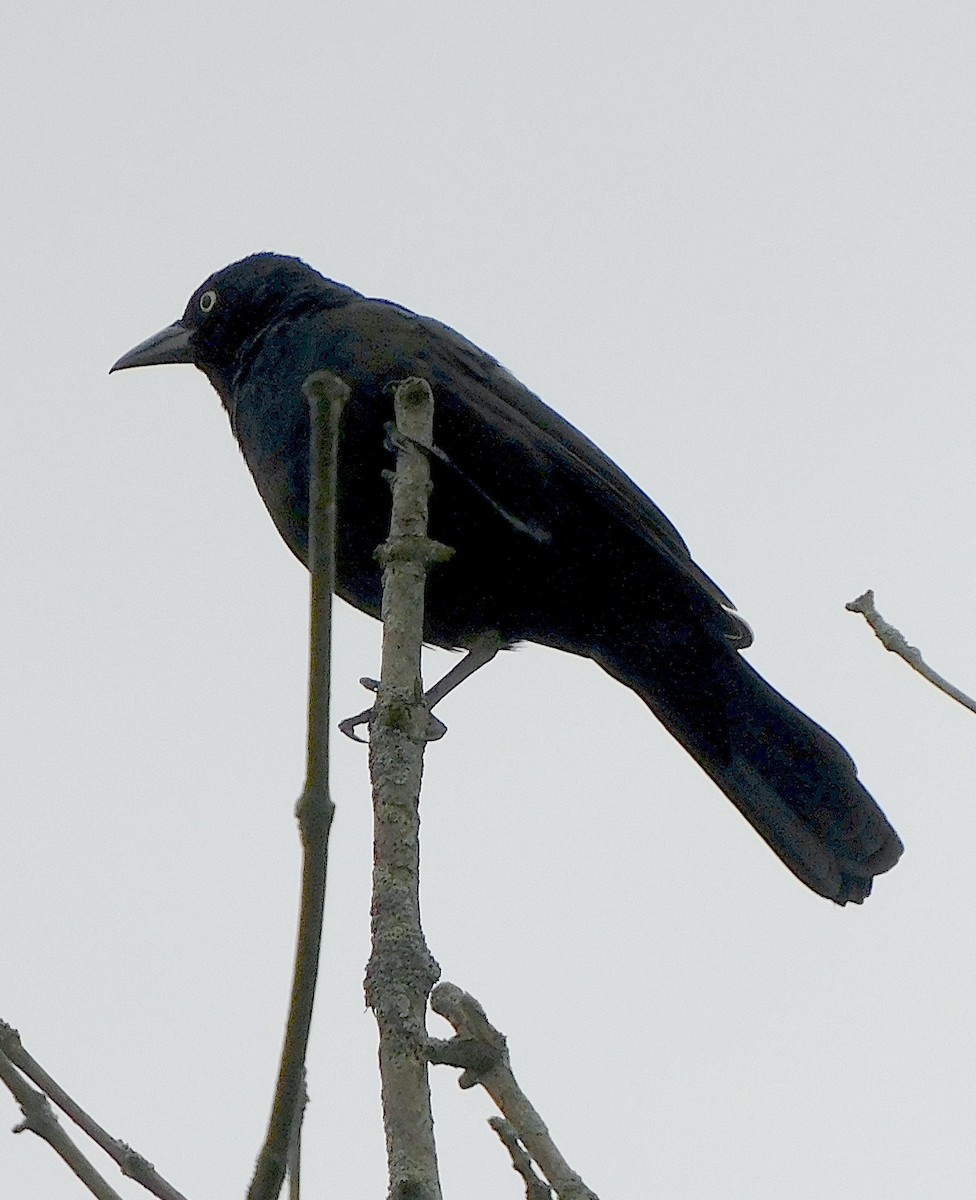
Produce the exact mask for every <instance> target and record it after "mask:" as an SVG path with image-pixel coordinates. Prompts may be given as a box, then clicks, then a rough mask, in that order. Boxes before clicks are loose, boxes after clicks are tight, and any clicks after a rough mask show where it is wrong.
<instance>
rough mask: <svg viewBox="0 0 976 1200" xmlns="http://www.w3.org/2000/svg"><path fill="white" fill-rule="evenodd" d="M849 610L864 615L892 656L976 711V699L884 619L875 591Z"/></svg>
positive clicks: (848, 606) (866, 593)
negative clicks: (935, 668)
mask: <svg viewBox="0 0 976 1200" xmlns="http://www.w3.org/2000/svg"><path fill="white" fill-rule="evenodd" d="M846 607H847V611H848V612H854V613H860V614H861V615H862V616H863V617H864V619H865V620H866V621H867V623H868V624H869V625H870V626H871V628H872V629H873V630H874V632H875V633H876V634H877V635H878V639H879V641H880V642H881V644H882V646H884V648H885V649H886V650H890V651H891V652H892V654H897V655H898V656H899V658H903V659H904V660H905V662H907V663H908V665H909V666H910V667H911V668H912V669H913V670H915V671H918V673H919V675H921V676H922V678H923V679H927V680H928V681H929V683H931V684H934V685H935V687H937V688H938V689H939V691H940V692H945V694H946V695H947V696H951V697H952V699H953V700H956V701H958V702H959V703H960V704H961V705H962V706H963V708H968V709H969V711H970V712H976V700H973V699H972V698H971V697H970V696H967V695H966V693H965V692H961V691H960V690H959V688H957V687H956V686H955V685H954V684H952V683H950V682H949V680H948V679H944V678H943V677H942V676H941V675H939V674H938V673H937V672H936V671H933V670H932V668H931V667H930V666H929V665H928V663H926V662H925V661H924V660H923V658H922V655H921V652H920V651H919V650H918V648H917V647H915V646H910V645H909V644H908V642H907V641H906V640H905V637H904V635H903V634H902V633H900V632H899V631H898V630H897V629H896V628H895V627H894V625H889V624H888V622H887V621H886V620H885V619H884V617H882V615H881V614H880V613H879V612H878V610H877V609H876V608H875V607H874V592H873V591H870V590H868V591H866V592H865V593H864V594H863V595H862V596H858V597H857V599H856V600H852V601H851V602H850V603H849V604H848V605H847V606H846Z"/></svg>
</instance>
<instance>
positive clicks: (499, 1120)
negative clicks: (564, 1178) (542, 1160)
mask: <svg viewBox="0 0 976 1200" xmlns="http://www.w3.org/2000/svg"><path fill="white" fill-rule="evenodd" d="M488 1124H489V1125H490V1126H491V1127H492V1129H494V1131H495V1133H497V1134H498V1138H499V1140H500V1141H501V1143H502V1145H503V1146H504V1147H505V1149H506V1150H507V1151H508V1153H509V1155H510V1157H511V1159H512V1168H513V1169H514V1171H515V1172H516V1173H517V1174H518V1175H521V1176H522V1179H523V1180H524V1182H525V1200H552V1189H551V1188H550V1187H549V1185H548V1183H546V1181H545V1180H544V1179H542V1178H540V1176H538V1175H537V1174H536V1173H535V1168H534V1167H533V1166H532V1157H531V1155H529V1154H527V1153H526V1150H525V1147H524V1146H523V1145H522V1143H521V1142H520V1141H519V1140H518V1134H517V1133H516V1132H515V1126H514V1125H513V1124H512V1123H511V1122H510V1121H506V1120H505V1118H504V1117H489V1118H488Z"/></svg>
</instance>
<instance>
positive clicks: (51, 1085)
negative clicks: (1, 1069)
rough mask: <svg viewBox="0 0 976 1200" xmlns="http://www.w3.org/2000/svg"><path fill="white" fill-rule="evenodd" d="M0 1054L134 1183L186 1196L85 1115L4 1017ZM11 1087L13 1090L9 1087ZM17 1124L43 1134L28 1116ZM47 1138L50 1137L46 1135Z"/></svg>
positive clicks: (164, 1194)
mask: <svg viewBox="0 0 976 1200" xmlns="http://www.w3.org/2000/svg"><path fill="white" fill-rule="evenodd" d="M0 1056H2V1057H3V1058H5V1059H6V1060H7V1061H8V1062H9V1063H10V1064H12V1065H13V1067H16V1068H17V1069H18V1070H19V1071H22V1072H23V1073H24V1075H26V1076H27V1078H28V1079H30V1080H31V1081H32V1082H33V1083H36V1084H37V1086H38V1087H39V1088H40V1089H41V1093H43V1096H42V1097H41V1098H42V1099H43V1098H44V1097H46V1098H47V1099H48V1100H50V1101H51V1102H52V1103H53V1104H56V1105H57V1106H58V1108H60V1109H61V1111H62V1112H63V1113H64V1114H65V1116H66V1117H68V1118H69V1119H70V1120H72V1121H74V1123H75V1124H76V1125H77V1126H78V1128H79V1129H81V1130H82V1132H83V1133H86V1134H87V1135H88V1136H89V1137H90V1138H91V1139H92V1141H93V1142H94V1143H95V1144H96V1145H97V1146H99V1147H100V1148H101V1149H102V1150H104V1151H105V1153H106V1154H107V1155H109V1157H110V1158H112V1159H114V1161H115V1162H116V1164H117V1165H118V1168H119V1170H120V1171H121V1172H122V1174H123V1175H127V1176H128V1177H129V1178H130V1179H134V1180H135V1181H136V1183H138V1184H141V1185H142V1186H143V1187H144V1188H145V1189H146V1191H148V1192H151V1193H152V1194H153V1195H154V1196H158V1197H159V1200H186V1198H185V1197H184V1196H183V1194H182V1192H178V1191H177V1190H176V1188H175V1187H173V1185H172V1184H171V1183H168V1182H167V1181H166V1180H165V1179H163V1177H162V1176H161V1175H160V1174H159V1173H158V1171H157V1170H156V1168H155V1167H154V1166H153V1165H152V1163H151V1162H149V1161H148V1159H146V1158H144V1157H143V1156H142V1155H141V1154H139V1153H137V1151H135V1150H133V1149H132V1147H131V1146H128V1145H126V1143H125V1142H123V1141H120V1140H119V1139H118V1138H115V1137H112V1135H111V1134H110V1133H109V1132H108V1131H107V1130H105V1129H103V1128H102V1126H101V1125H99V1124H98V1122H97V1121H96V1120H94V1118H93V1117H91V1116H89V1114H88V1113H87V1112H85V1110H84V1109H83V1108H82V1107H81V1105H80V1104H78V1103H77V1101H75V1100H73V1099H72V1097H71V1096H69V1095H68V1093H67V1092H66V1091H65V1090H64V1088H63V1087H61V1085H60V1084H59V1083H58V1082H57V1080H56V1079H54V1078H52V1076H50V1075H49V1074H48V1073H47V1071H45V1070H44V1068H43V1067H42V1066H41V1064H40V1063H39V1062H38V1061H37V1060H36V1059H35V1058H34V1057H33V1056H32V1055H31V1054H29V1053H28V1051H27V1050H26V1049H25V1048H24V1044H23V1042H21V1040H20V1034H19V1033H18V1032H17V1030H16V1029H14V1028H13V1026H11V1025H8V1024H7V1023H6V1021H0ZM3 1078H4V1082H5V1083H7V1086H8V1087H11V1083H10V1081H9V1079H8V1076H7V1075H4V1077H3ZM18 1078H19V1076H18ZM21 1082H23V1081H21ZM23 1086H24V1087H25V1088H26V1089H27V1092H29V1093H30V1095H31V1096H38V1095H39V1094H40V1093H36V1092H34V1091H33V1089H32V1088H29V1087H27V1085H26V1084H24V1085H23ZM11 1091H13V1088H12V1087H11ZM14 1094H15V1096H16V1097H17V1100H18V1102H19V1103H21V1107H23V1103H22V1102H21V1097H20V1096H19V1095H17V1093H14ZM25 1095H26V1093H25ZM45 1103H46V1102H45ZM40 1111H41V1106H38V1107H37V1112H38V1113H40ZM47 1113H48V1117H47V1118H46V1120H49V1121H51V1122H53V1123H54V1125H55V1126H57V1128H58V1129H59V1130H60V1126H59V1125H58V1122H57V1118H56V1117H55V1116H54V1114H53V1113H51V1112H50V1109H49V1108H48V1109H47ZM24 1115H25V1117H27V1116H28V1114H27V1112H26V1110H25V1113H24ZM38 1120H39V1121H41V1117H38ZM21 1128H30V1129H32V1130H33V1132H35V1133H38V1134H39V1135H40V1136H42V1137H44V1136H45V1134H44V1133H43V1132H42V1130H41V1128H35V1127H34V1125H33V1124H32V1123H31V1121H30V1118H29V1117H28V1121H27V1122H25V1124H24V1126H22V1127H21ZM61 1136H62V1137H63V1138H66V1139H67V1140H68V1142H69V1144H71V1145H74V1143H72V1142H71V1141H70V1139H69V1138H68V1135H67V1134H65V1133H63V1131H62V1132H61ZM47 1140H49V1141H50V1139H47ZM52 1145H53V1143H52ZM55 1149H56V1150H58V1153H59V1154H61V1151H60V1149H58V1147H57V1146H55ZM77 1153H78V1154H81V1151H80V1150H79V1151H77ZM62 1157H64V1155H62ZM82 1157H83V1156H82ZM66 1161H67V1160H66ZM85 1161H87V1160H85ZM68 1165H69V1166H71V1167H72V1170H74V1166H73V1164H72V1163H70V1162H69V1164H68ZM92 1170H94V1168H92ZM76 1173H77V1172H76ZM105 1186H106V1187H107V1186H108V1185H107V1184H106V1185H105ZM110 1191H111V1189H110ZM96 1194H98V1193H96ZM111 1194H112V1195H113V1196H114V1195H115V1193H114V1192H111Z"/></svg>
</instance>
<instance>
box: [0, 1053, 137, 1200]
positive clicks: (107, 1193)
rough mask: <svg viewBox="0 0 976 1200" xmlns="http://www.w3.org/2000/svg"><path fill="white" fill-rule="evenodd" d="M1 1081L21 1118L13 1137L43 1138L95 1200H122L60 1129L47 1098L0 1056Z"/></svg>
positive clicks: (1, 1054)
mask: <svg viewBox="0 0 976 1200" xmlns="http://www.w3.org/2000/svg"><path fill="white" fill-rule="evenodd" d="M0 1080H2V1081H3V1083H5V1084H6V1085H7V1087H8V1088H9V1089H10V1092H11V1094H12V1095H13V1097H14V1099H15V1100H16V1101H17V1103H18V1104H19V1105H20V1111H21V1112H22V1113H23V1114H24V1119H23V1121H22V1122H21V1124H20V1125H17V1126H15V1127H14V1133H24V1132H26V1131H27V1130H30V1132H31V1133H36V1134H37V1136H38V1137H39V1138H43V1140H44V1141H45V1142H47V1144H48V1145H49V1146H50V1147H51V1149H52V1150H53V1151H54V1152H55V1154H57V1155H59V1156H60V1158H62V1159H63V1160H64V1162H65V1163H67V1165H68V1166H69V1167H70V1168H71V1170H72V1171H74V1173H75V1175H77V1176H78V1178H79V1179H80V1180H81V1182H82V1183H83V1184H84V1185H85V1187H86V1188H88V1190H89V1191H90V1192H91V1194H92V1195H93V1196H96V1197H97V1198H98V1200H122V1197H121V1196H120V1195H119V1193H118V1192H117V1191H116V1190H115V1188H113V1187H112V1186H111V1184H110V1183H109V1182H108V1180H107V1179H105V1178H104V1177H103V1176H102V1175H100V1174H99V1172H98V1171H96V1170H95V1168H94V1166H93V1165H92V1164H91V1163H90V1162H89V1160H88V1159H87V1158H86V1157H85V1156H84V1154H82V1152H81V1150H80V1149H79V1148H78V1147H77V1146H76V1145H75V1143H74V1142H73V1141H72V1140H71V1138H70V1137H68V1135H67V1134H66V1133H65V1131H64V1130H63V1129H62V1128H61V1124H60V1122H59V1121H58V1118H57V1117H56V1116H55V1115H54V1112H53V1110H52V1108H51V1105H50V1104H49V1103H48V1098H47V1096H45V1095H44V1093H43V1092H38V1091H35V1089H34V1088H32V1087H31V1086H30V1084H29V1083H28V1082H27V1081H26V1080H25V1079H24V1077H23V1076H22V1075H21V1073H20V1072H19V1071H18V1070H17V1068H16V1067H15V1066H14V1065H13V1063H12V1062H11V1061H10V1059H9V1058H8V1057H7V1055H6V1054H3V1053H0Z"/></svg>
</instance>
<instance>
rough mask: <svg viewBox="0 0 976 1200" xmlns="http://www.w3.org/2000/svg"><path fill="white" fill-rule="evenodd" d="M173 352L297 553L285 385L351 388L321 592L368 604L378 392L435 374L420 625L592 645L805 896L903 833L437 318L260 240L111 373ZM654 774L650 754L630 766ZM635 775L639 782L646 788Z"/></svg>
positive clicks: (589, 470)
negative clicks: (268, 250) (330, 572)
mask: <svg viewBox="0 0 976 1200" xmlns="http://www.w3.org/2000/svg"><path fill="white" fill-rule="evenodd" d="M162 362H192V363H194V364H195V365H197V366H198V367H199V368H200V369H201V370H203V371H204V372H205V373H206V375H207V376H208V378H209V379H210V381H211V382H212V384H213V385H214V387H215V388H216V390H217V392H218V394H219V395H220V398H221V400H222V402H223V404H224V407H225V409H226V410H227V412H228V414H229V416H230V421H231V427H232V429H233V431H234V434H235V436H236V438H237V440H238V442H239V443H240V446H241V449H242V451H243V453H244V457H245V459H246V461H247V464H248V466H249V468H250V470H251V473H252V475H253V476H254V479H255V482H256V484H257V486H258V490H259V491H260V493H261V496H262V497H263V499H264V502H265V504H266V505H267V507H268V510H269V512H270V513H271V516H272V518H273V520H274V522H275V524H276V525H277V527H278V529H279V531H280V532H281V534H282V536H283V537H284V539H285V541H286V542H287V543H288V545H289V546H290V547H291V549H292V550H293V551H294V553H295V554H296V555H297V556H298V557H299V558H300V559H302V561H304V559H305V553H306V538H307V497H308V460H307V451H308V417H307V412H306V407H305V401H304V399H303V396H302V392H301V385H302V382H303V380H304V379H305V377H306V376H307V375H308V374H310V373H311V372H312V371H315V370H319V369H327V370H330V371H333V372H334V373H336V374H337V375H339V376H341V377H342V378H343V379H345V380H346V382H347V383H348V384H349V385H350V387H351V388H352V396H351V400H350V403H349V405H348V406H347V409H346V412H345V414H344V418H343V428H342V439H341V443H340V454H339V471H340V493H339V544H338V547H337V566H338V580H339V582H338V588H337V590H338V592H339V594H340V595H341V596H342V597H343V598H344V599H346V600H348V601H349V602H350V603H352V604H354V605H355V606H356V607H357V608H360V609H363V610H364V611H366V612H369V613H371V614H372V615H374V616H376V615H378V612H379V588H380V577H379V569H378V567H377V565H376V561H375V559H374V557H373V552H374V550H375V548H376V546H377V545H378V544H379V543H380V542H381V541H382V540H383V539H384V538H385V536H386V533H387V529H388V522H389V492H388V488H387V487H386V485H385V484H384V482H383V480H382V471H383V470H384V469H385V468H387V467H388V466H389V465H390V457H389V453H388V451H387V450H386V449H385V448H384V432H383V430H384V424H385V423H386V422H387V421H389V420H390V418H391V414H392V398H391V389H390V385H391V384H392V383H394V382H395V381H397V380H400V379H403V378H405V377H407V376H410V375H420V376H423V377H425V378H426V379H427V380H428V381H429V382H430V383H431V385H432V387H433V389H434V396H435V402H436V411H435V442H436V446H437V450H438V453H439V454H440V455H441V457H434V458H433V460H432V471H433V481H434V491H433V495H432V500H431V518H430V519H431V535H432V536H433V537H435V538H437V539H438V540H440V541H442V542H445V543H447V544H448V545H450V546H452V547H454V549H455V555H454V557H453V559H452V560H451V561H450V562H449V563H447V564H446V565H444V566H440V567H438V568H436V570H435V571H434V572H433V573H432V575H431V577H430V581H429V585H428V597H427V624H426V636H427V637H428V639H429V640H430V641H431V642H433V643H435V644H437V645H441V646H447V647H466V646H470V645H471V644H472V643H473V642H474V641H476V640H477V639H479V638H480V637H481V636H483V635H484V634H485V633H487V632H497V633H498V634H500V635H501V636H502V637H503V638H504V639H506V640H507V641H509V642H516V641H522V640H527V641H534V642H539V643H542V644H544V645H548V646H555V647H557V648H559V649H561V650H566V651H569V652H570V653H573V654H579V655H584V656H587V657H589V658H592V659H593V660H594V661H596V662H597V663H599V664H600V666H602V667H603V668H604V669H605V670H606V671H608V672H609V673H610V674H611V675H613V676H614V677H615V678H617V679H619V680H620V681H621V682H622V683H624V684H625V685H626V686H627V687H630V688H632V689H633V690H634V691H635V692H636V693H637V694H638V695H639V696H640V697H641V699H642V700H643V701H644V702H645V703H646V704H647V706H648V707H649V708H650V709H651V711H652V712H654V714H655V715H656V716H657V717H658V718H659V719H660V720H661V721H662V722H663V724H664V725H665V726H666V727H667V729H668V730H670V732H671V733H672V734H673V735H674V736H675V737H676V738H677V739H678V741H679V742H680V743H681V744H682V745H683V746H684V747H685V748H686V749H687V750H688V751H689V752H690V753H691V754H692V755H693V756H694V757H695V758H696V759H697V761H698V762H699V763H700V764H701V766H702V767H703V768H704V769H705V770H706V771H707V772H708V774H709V775H710V776H711V777H712V778H713V779H714V780H715V782H716V783H717V784H718V785H719V787H721V788H722V790H723V791H724V792H725V793H726V795H728V796H729V798H730V799H731V800H732V801H733V803H735V804H736V806H737V807H738V808H739V809H740V811H741V812H742V813H743V814H744V815H745V816H746V817H747V818H748V820H750V821H751V822H752V824H753V825H754V826H755V828H756V829H757V830H758V832H759V833H760V834H761V835H762V836H763V837H764V838H765V839H766V841H767V842H768V843H769V844H770V846H772V848H773V849H774V850H775V851H776V853H777V854H779V856H780V857H781V858H782V860H783V861H784V862H785V863H786V865H787V866H788V867H790V869H791V870H792V871H794V872H795V874H796V875H797V876H798V877H799V878H800V879H802V880H803V881H804V882H805V883H806V884H808V886H810V887H811V888H813V890H814V891H816V892H819V893H820V894H821V895H823V896H826V897H828V898H829V899H831V900H834V901H836V902H837V903H839V904H844V903H846V902H847V901H861V900H863V899H864V898H865V896H867V895H868V893H869V892H870V890H871V880H872V877H873V876H874V875H877V874H879V873H881V872H883V871H886V870H888V869H889V868H890V867H891V866H893V865H894V863H895V862H896V861H897V859H898V857H899V855H900V853H901V843H900V841H899V840H898V837H897V835H896V834H895V832H894V830H893V829H892V828H891V826H890V825H889V824H888V822H887V820H886V819H885V817H884V814H883V813H882V812H881V810H880V809H879V808H878V806H877V804H876V803H875V802H874V800H873V799H872V798H871V796H870V795H869V794H868V793H867V791H865V789H864V788H863V786H862V785H861V784H860V782H859V781H858V779H857V776H856V772H855V768H854V764H853V763H852V762H851V759H850V758H849V756H848V755H847V753H846V751H845V750H844V749H843V747H842V746H840V744H839V743H838V742H837V741H835V740H834V739H833V738H832V737H831V736H830V735H829V734H828V733H827V732H826V731H825V730H823V729H821V728H820V726H818V725H816V724H815V723H814V722H813V721H811V720H810V719H809V718H808V717H807V716H805V715H804V714H803V713H801V712H800V711H799V710H798V709H796V708H795V707H794V706H793V705H791V704H790V703H789V702H788V701H787V700H786V699H784V698H783V697H782V696H781V695H780V694H779V693H778V692H776V691H775V690H774V689H773V688H772V687H771V686H770V685H769V684H768V683H766V681H765V680H764V679H762V678H761V677H760V676H759V675H758V674H757V673H756V672H755V671H754V670H753V669H752V667H750V666H749V664H748V663H747V662H746V660H745V659H744V658H743V657H742V656H741V654H740V653H739V651H740V649H741V648H743V647H745V646H747V645H748V644H749V642H750V641H751V635H750V633H749V630H748V627H747V626H746V625H745V624H744V622H742V621H741V620H740V619H739V618H738V617H737V616H736V615H735V614H734V613H733V612H732V611H731V604H730V602H729V601H728V599H727V597H726V596H725V595H724V594H723V593H722V591H721V590H720V589H719V588H718V586H717V585H716V584H715V583H714V582H713V581H712V580H711V579H709V578H708V576H707V575H706V574H705V573H704V572H703V571H702V570H701V569H700V568H699V567H698V566H697V565H696V564H695V563H694V562H693V561H692V559H691V557H690V555H689V553H688V550H687V547H686V546H685V544H684V542H683V541H682V539H681V537H680V535H679V534H678V532H677V530H676V529H675V528H674V526H673V525H672V524H671V523H670V521H668V519H667V518H666V517H665V516H664V514H663V513H662V512H661V511H660V510H659V509H658V508H657V507H656V506H655V505H654V504H653V503H652V502H651V501H650V500H649V499H648V498H647V496H645V495H644V493H643V492H642V491H641V490H640V489H639V488H638V487H637V486H636V484H634V483H633V482H632V481H631V480H630V479H629V478H628V477H627V476H626V475H624V473H623V472H622V471H620V469H619V468H618V467H617V466H616V465H615V464H614V463H612V462H611V461H610V459H608V458H607V457H606V455H604V454H603V453H602V452H601V451H600V450H599V449H598V448H597V447H596V446H595V445H593V443H592V442H590V441H589V440H588V439H587V438H585V437H584V436H583V435H582V434H581V433H579V431H578V430H576V429H574V428H573V427H572V426H571V425H569V424H568V422H566V421H564V420H563V419H562V418H561V417H559V416H558V414H556V413H555V412H554V411H553V410H552V409H550V408H549V407H547V406H546V405H545V404H543V403H542V401H541V400H539V399H538V397H536V396H535V395H533V394H532V393H531V392H530V391H528V389H526V388H525V387H523V386H522V385H521V384H520V383H519V382H518V381H517V380H516V379H514V378H513V376H511V375H510V374H509V373H508V372H507V371H505V369H504V368H503V367H501V366H500V365H499V364H498V363H497V362H496V361H495V360H494V359H493V358H491V357H490V356H489V355H488V354H486V353H485V352H484V351H482V350H479V349H478V348H477V347H476V346H474V345H473V344H472V343H471V342H469V341H467V340H466V339H465V338H463V337H461V336H460V335H459V334H457V333H456V332H455V331H454V330H452V329H449V328H448V327H447V326H445V325H442V324H440V323H439V322H437V321H433V320H431V319H429V318H426V317H420V316H418V315H417V314H415V313H412V312H409V311H407V310H406V309H402V308H400V307H398V306H397V305H394V304H389V303H387V302H385V301H379V300H368V299H366V298H364V297H363V296H361V295H360V294H359V293H358V292H354V291H352V290H351V289H350V288H347V287H343V286H342V285H341V284H338V283H334V282H333V281H331V280H327V279H325V278H323V277H322V276H321V275H320V274H318V272H316V271H314V270H312V268H310V267H308V266H306V265H305V264H304V263H302V262H300V261H299V260H298V259H293V258H284V257H281V256H277V255H270V254H259V255H254V256H252V257H251V258H247V259H244V260H242V261H241V262H239V263H234V264H232V265H231V266H230V267H227V268H225V269H224V270H222V271H218V272H217V273H216V274H215V275H212V276H211V277H210V278H209V279H208V280H206V282H205V283H203V284H202V285H201V286H200V287H199V288H198V289H197V291H196V292H195V293H194V294H193V296H192V297H191V299H190V301H189V303H188V305H187V307H186V311H185V312H184V314H183V317H182V318H181V319H180V321H178V322H176V323H175V324H174V325H172V326H169V327H168V328H167V329H165V330H162V331H161V332H160V333H159V334H157V335H155V336H154V337H153V338H150V339H149V340H148V341H147V342H145V343H142V344H141V345H140V346H137V347H136V348H135V349H134V350H133V351H130V353H129V354H127V355H125V356H123V358H121V359H120V360H119V361H118V362H117V363H116V364H115V367H114V368H113V370H115V369H122V368H125V367H133V366H145V365H152V364H155V363H162ZM649 774H653V768H649ZM651 787H652V785H651V783H650V782H649V790H650V789H651Z"/></svg>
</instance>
